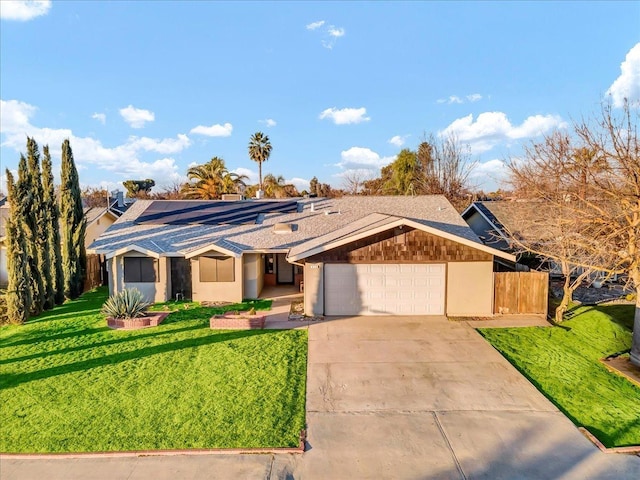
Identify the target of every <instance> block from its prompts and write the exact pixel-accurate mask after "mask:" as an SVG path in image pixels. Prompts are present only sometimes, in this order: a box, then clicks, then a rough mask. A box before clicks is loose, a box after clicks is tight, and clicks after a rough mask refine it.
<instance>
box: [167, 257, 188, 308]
mask: <svg viewBox="0 0 640 480" xmlns="http://www.w3.org/2000/svg"><path fill="white" fill-rule="evenodd" d="M191 294H192V292H191V260H188V259H186V258H179V257H172V258H171V300H176V299H178V298H181V299H182V300H187V299H191Z"/></svg>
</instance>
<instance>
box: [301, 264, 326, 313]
mask: <svg viewBox="0 0 640 480" xmlns="http://www.w3.org/2000/svg"><path fill="white" fill-rule="evenodd" d="M304 313H305V315H324V265H323V264H322V263H305V265H304Z"/></svg>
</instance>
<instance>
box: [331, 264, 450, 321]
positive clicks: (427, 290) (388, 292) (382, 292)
mask: <svg viewBox="0 0 640 480" xmlns="http://www.w3.org/2000/svg"><path fill="white" fill-rule="evenodd" d="M324 285H325V314H326V315H442V314H444V298H445V287H444V286H445V265H444V264H356V265H350V264H327V265H325V283H324Z"/></svg>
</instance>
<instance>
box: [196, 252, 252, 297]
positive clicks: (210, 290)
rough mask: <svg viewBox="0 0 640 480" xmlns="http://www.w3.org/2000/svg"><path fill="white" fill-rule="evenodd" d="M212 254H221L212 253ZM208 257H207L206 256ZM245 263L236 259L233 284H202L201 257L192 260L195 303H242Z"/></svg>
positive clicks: (240, 259)
mask: <svg viewBox="0 0 640 480" xmlns="http://www.w3.org/2000/svg"><path fill="white" fill-rule="evenodd" d="M211 253H219V252H215V251H213V250H212V251H211ZM205 256H206V255H205ZM242 273H243V262H242V257H241V258H236V259H235V262H234V278H235V281H233V282H200V262H199V257H194V258H192V259H191V283H192V285H193V292H192V297H193V300H194V301H197V302H202V301H204V300H209V301H214V300H215V301H225V302H241V301H242V294H243V282H242Z"/></svg>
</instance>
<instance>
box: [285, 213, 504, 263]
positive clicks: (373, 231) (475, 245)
mask: <svg viewBox="0 0 640 480" xmlns="http://www.w3.org/2000/svg"><path fill="white" fill-rule="evenodd" d="M401 225H402V226H407V227H413V228H415V229H417V230H422V231H424V232H427V233H430V234H432V235H435V236H437V237H442V238H446V239H447V240H451V241H453V242H456V243H461V244H462V245H466V246H467V247H470V248H474V249H476V250H480V251H483V252H485V253H488V254H490V255H493V256H496V257H500V258H504V259H506V260H511V261H513V262H515V261H516V257H515V256H514V255H511V254H510V253H506V252H503V251H501V250H498V249H495V248H491V247H488V246H486V245H484V244H482V243H477V242H474V241H472V240H468V239H466V238H463V237H459V236H457V235H453V234H451V233H447V232H444V231H442V230H438V229H437V228H433V227H430V226H428V225H423V224H422V223H419V222H415V221H413V220H409V219H407V218H400V219H398V220H396V221H394V222H390V223H387V224H385V225H382V226H379V227H376V228H372V229H370V230H366V231H364V232H361V233H359V234H356V235H347V236H344V237H342V238H340V239H338V240H334V241H331V242H329V243H325V244H324V245H320V246H317V247H314V248H311V249H309V250H307V251H304V252H301V253H299V254H297V255H294V256H291V257H289V256H288V257H287V260H288V261H289V262H295V261H297V260H301V259H303V258H307V257H310V256H312V255H317V254H319V253H323V252H326V251H328V250H332V249H334V248H337V247H340V246H342V245H345V244H347V243H351V242H355V241H356V240H361V239H363V238H367V237H370V236H371V235H375V234H376V233H381V232H384V231H386V230H391V229H392V228H396V227H399V226H401Z"/></svg>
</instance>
